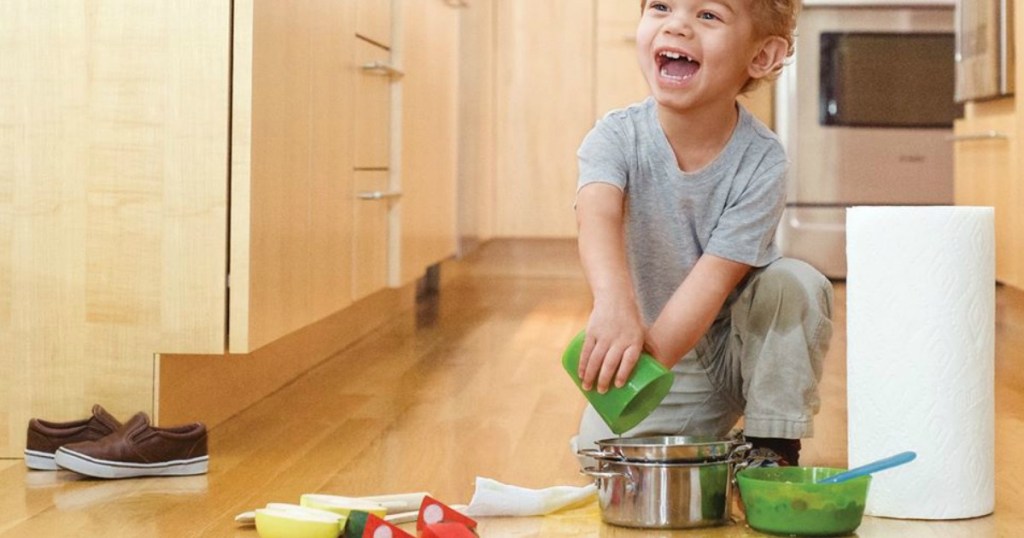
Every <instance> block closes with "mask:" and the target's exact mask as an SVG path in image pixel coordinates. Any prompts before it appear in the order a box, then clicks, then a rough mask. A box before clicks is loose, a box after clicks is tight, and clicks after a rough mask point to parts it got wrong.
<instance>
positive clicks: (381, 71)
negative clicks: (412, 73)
mask: <svg viewBox="0 0 1024 538" xmlns="http://www.w3.org/2000/svg"><path fill="white" fill-rule="evenodd" d="M363 71H366V72H367V73H372V74H375V75H383V76H388V77H392V78H400V77H404V76H405V73H403V72H402V71H401V70H399V69H395V68H394V67H392V66H391V65H390V64H386V63H384V62H369V63H365V64H363Z"/></svg>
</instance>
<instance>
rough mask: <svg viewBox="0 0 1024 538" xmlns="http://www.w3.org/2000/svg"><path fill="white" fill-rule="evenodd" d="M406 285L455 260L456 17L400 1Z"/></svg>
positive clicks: (426, 2) (438, 5) (424, 3)
mask: <svg viewBox="0 0 1024 538" xmlns="http://www.w3.org/2000/svg"><path fill="white" fill-rule="evenodd" d="M400 4H401V9H402V13H401V20H402V21H403V24H402V37H403V39H402V45H401V61H400V65H401V66H402V70H403V71H404V72H405V76H404V77H403V78H402V82H401V84H402V110H401V114H402V116H401V117H402V162H401V188H402V192H403V196H402V199H401V201H400V202H399V204H400V208H401V210H400V212H401V238H402V239H401V247H400V249H401V267H400V278H401V283H407V282H410V281H412V280H414V279H416V278H417V277H419V276H421V275H422V274H423V271H424V269H426V268H427V267H428V266H430V265H432V264H435V263H437V262H439V261H441V260H443V259H445V258H448V257H450V256H452V255H453V254H454V253H455V174H456V165H455V163H456V151H455V148H456V129H457V114H456V103H457V98H458V96H457V93H458V92H457V87H458V52H457V51H458V39H459V18H458V17H459V10H458V9H457V8H455V7H453V6H452V5H449V4H448V3H447V2H444V1H442V0H401V2H400Z"/></svg>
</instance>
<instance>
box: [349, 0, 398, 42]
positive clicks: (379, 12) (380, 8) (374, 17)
mask: <svg viewBox="0 0 1024 538" xmlns="http://www.w3.org/2000/svg"><path fill="white" fill-rule="evenodd" d="M391 3H392V0H356V1H355V4H356V35H357V36H359V37H361V38H363V39H365V40H367V41H370V42H372V43H375V44H377V45H379V46H381V47H385V48H387V47H390V46H391V10H392V7H391Z"/></svg>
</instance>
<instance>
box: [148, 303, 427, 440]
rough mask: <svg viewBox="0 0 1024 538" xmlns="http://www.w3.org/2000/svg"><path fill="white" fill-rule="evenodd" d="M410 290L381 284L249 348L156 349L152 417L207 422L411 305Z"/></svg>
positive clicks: (170, 422) (167, 422) (304, 369)
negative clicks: (204, 350)
mask: <svg viewBox="0 0 1024 538" xmlns="http://www.w3.org/2000/svg"><path fill="white" fill-rule="evenodd" d="M415 291H416V290H415V285H414V284H410V285H408V286H404V287H402V288H397V289H385V290H381V291H379V292H377V293H375V294H373V295H370V296H369V297H366V298H365V299H362V300H360V301H358V302H356V303H355V304H353V305H352V306H349V307H348V308H345V309H344V310H341V311H339V312H337V313H335V314H333V315H331V316H328V317H327V318H324V319H323V320H321V321H318V322H316V323H313V324H311V325H308V326H306V327H304V328H302V329H299V330H298V331H295V332H293V333H291V334H288V335H286V336H284V337H282V338H280V339H278V340H275V341H274V342H271V343H270V344H267V345H265V346H263V347H261V348H259V349H257V350H255V351H253V352H252V353H244V354H230V353H226V354H223V355H171V354H164V355H158V356H157V358H156V361H157V362H156V369H155V370H156V372H157V376H156V380H155V381H156V382H155V390H156V395H155V397H154V402H155V410H154V415H155V416H154V418H155V420H156V421H157V423H158V424H162V425H174V424H182V423H186V422H194V421H201V422H204V423H205V424H206V425H207V427H209V428H212V427H214V426H216V425H217V424H220V423H221V422H224V421H225V420H227V419H228V418H230V417H232V416H234V415H235V414H237V413H239V412H241V411H242V410H244V409H246V408H248V407H249V406H251V405H253V404H255V403H256V402H258V401H260V400H261V399H263V398H265V397H266V396H268V395H269V394H271V393H273V392H275V391H276V390H278V389H280V388H281V387H283V386H285V385H287V384H288V383H290V382H291V381H292V380H293V379H295V378H297V377H298V376H300V375H302V374H303V373H305V372H307V371H309V370H310V369H311V368H313V367H314V366H316V365H317V364H319V363H321V362H323V361H325V360H327V359H328V358H330V357H331V356H333V355H334V354H336V353H338V352H339V351H341V350H343V349H345V348H346V347H348V346H350V345H352V344H353V343H354V342H356V341H357V340H359V339H360V338H362V337H363V336H365V335H366V334H368V333H370V332H371V331H373V330H374V329H376V328H377V327H380V326H381V325H382V324H384V323H385V322H387V321H388V320H390V319H393V318H394V316H395V315H396V314H398V313H401V312H403V311H405V310H409V309H411V308H413V306H414V305H415Z"/></svg>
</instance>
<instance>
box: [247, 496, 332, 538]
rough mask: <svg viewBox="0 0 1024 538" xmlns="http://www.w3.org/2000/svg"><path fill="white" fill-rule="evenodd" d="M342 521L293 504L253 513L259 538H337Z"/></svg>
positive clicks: (330, 515)
mask: <svg viewBox="0 0 1024 538" xmlns="http://www.w3.org/2000/svg"><path fill="white" fill-rule="evenodd" d="M344 527H345V517H344V516H341V515H339V514H336V513H333V512H327V511H324V510H317V509H314V508H308V507H304V506H296V505H294V504H278V503H271V504H268V505H267V507H266V508H259V509H257V510H256V532H257V533H258V534H259V535H260V538H337V537H338V534H339V533H340V532H341V529H343V528H344Z"/></svg>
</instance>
